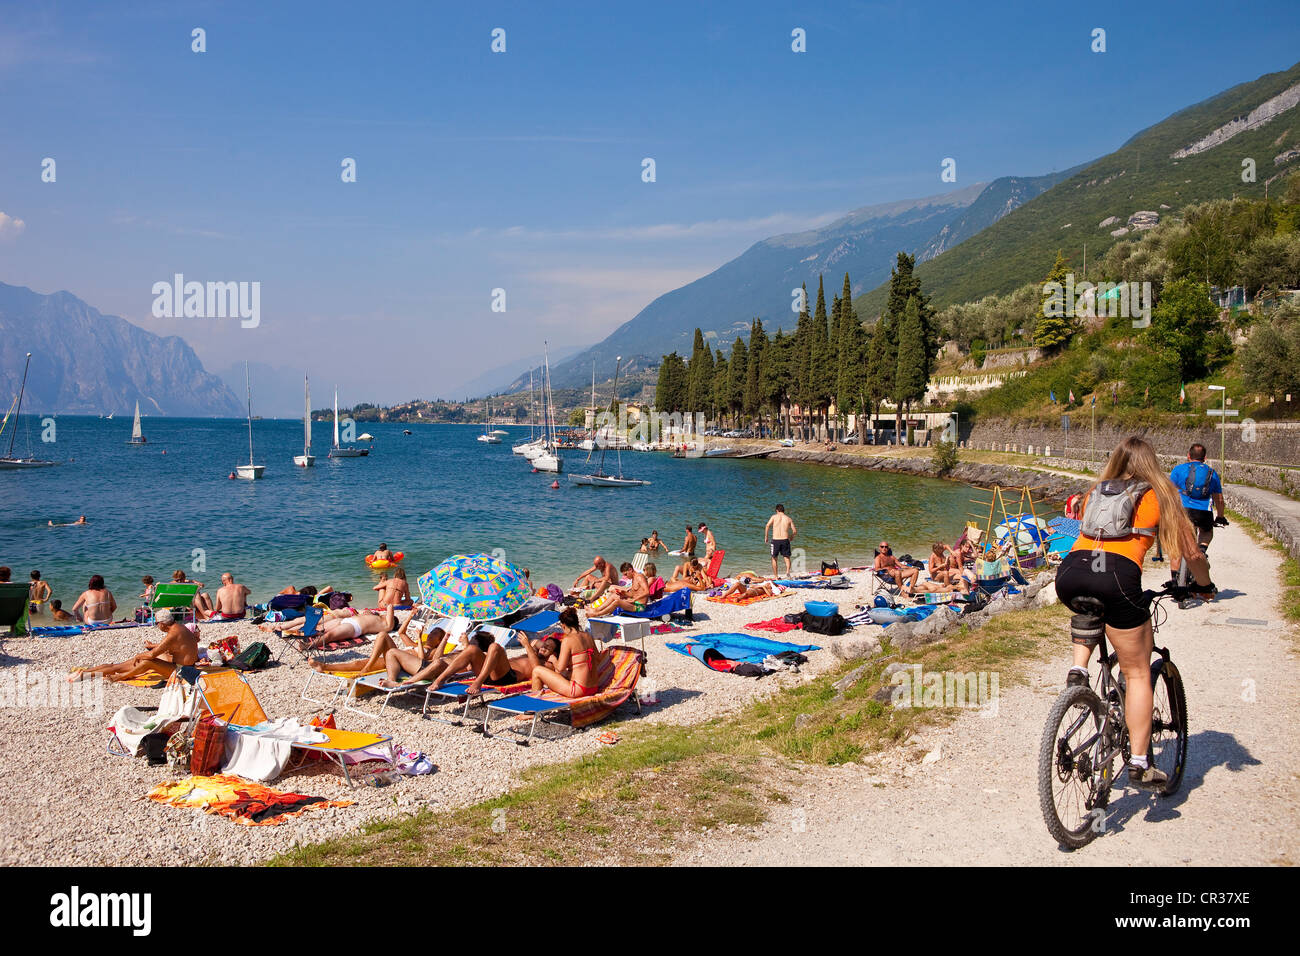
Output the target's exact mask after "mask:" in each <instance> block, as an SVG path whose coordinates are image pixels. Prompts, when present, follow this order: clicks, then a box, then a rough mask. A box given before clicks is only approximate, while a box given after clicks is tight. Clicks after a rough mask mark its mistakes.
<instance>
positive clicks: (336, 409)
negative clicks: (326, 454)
mask: <svg viewBox="0 0 1300 956" xmlns="http://www.w3.org/2000/svg"><path fill="white" fill-rule="evenodd" d="M334 447H335V448H338V447H339V387H338V386H337V385H335V386H334Z"/></svg>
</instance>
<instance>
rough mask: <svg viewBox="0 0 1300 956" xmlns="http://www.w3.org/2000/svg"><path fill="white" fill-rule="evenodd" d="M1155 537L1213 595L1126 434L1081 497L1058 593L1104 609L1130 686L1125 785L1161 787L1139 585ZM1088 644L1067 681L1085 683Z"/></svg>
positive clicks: (1180, 513) (1144, 451) (1198, 558)
mask: <svg viewBox="0 0 1300 956" xmlns="http://www.w3.org/2000/svg"><path fill="white" fill-rule="evenodd" d="M1157 536H1158V537H1159V539H1160V542H1161V544H1162V546H1163V547H1164V550H1165V553H1166V554H1167V555H1169V557H1170V562H1171V566H1172V567H1177V566H1178V562H1179V561H1180V560H1182V561H1186V563H1187V567H1188V569H1189V570H1190V572H1191V574H1192V575H1193V576H1194V577H1195V579H1196V582H1197V583H1196V585H1195V586H1192V587H1190V590H1191V591H1193V592H1195V593H1203V594H1210V595H1212V594H1213V593H1214V585H1213V584H1212V583H1211V582H1210V569H1209V562H1207V561H1206V558H1205V554H1204V553H1203V552H1202V551H1201V549H1200V548H1199V547H1198V546H1197V542H1196V535H1195V533H1194V531H1193V529H1192V525H1191V522H1190V521H1188V519H1187V514H1186V512H1185V511H1184V510H1183V504H1182V500H1181V498H1180V497H1179V493H1178V489H1177V488H1175V487H1174V485H1173V482H1171V481H1170V480H1169V478H1168V477H1166V475H1165V472H1164V470H1163V469H1162V468H1161V467H1160V462H1159V460H1158V459H1157V458H1156V453H1155V449H1154V448H1152V447H1151V445H1150V444H1148V443H1147V442H1145V441H1143V440H1142V439H1141V438H1137V437H1133V438H1126V439H1124V441H1122V442H1120V443H1119V445H1118V446H1117V447H1116V448H1115V450H1114V451H1113V452H1111V454H1110V458H1109V459H1108V460H1107V462H1106V468H1105V470H1104V471H1103V472H1102V474H1101V479H1100V480H1099V481H1098V482H1097V483H1096V484H1095V485H1093V486H1092V488H1091V489H1089V491H1088V493H1087V495H1086V496H1085V498H1084V500H1083V518H1082V526H1081V530H1080V534H1079V537H1078V539H1077V540H1076V541H1075V543H1074V547H1073V548H1072V549H1071V551H1070V553H1069V555H1067V556H1066V558H1065V560H1064V561H1062V562H1061V566H1060V568H1059V570H1058V571H1057V572H1056V593H1057V596H1058V597H1060V599H1061V601H1062V602H1063V603H1064V604H1066V605H1067V606H1071V604H1072V602H1073V601H1074V600H1076V599H1077V598H1081V597H1092V598H1096V599H1098V600H1099V601H1100V602H1101V603H1102V605H1103V606H1104V607H1105V612H1104V614H1103V616H1102V620H1103V621H1104V622H1105V624H1106V637H1107V638H1108V639H1109V640H1110V643H1111V645H1112V646H1113V647H1114V648H1115V657H1116V660H1117V661H1118V663H1119V667H1120V670H1121V671H1122V672H1123V674H1124V678H1125V681H1126V683H1127V688H1128V689H1127V697H1126V703H1125V716H1126V721H1127V724H1128V731H1129V743H1130V753H1131V754H1132V757H1131V759H1130V761H1129V782H1130V783H1132V784H1133V785H1134V786H1135V787H1138V788H1140V789H1142V790H1160V789H1161V788H1162V787H1163V786H1164V785H1165V784H1166V783H1168V778H1167V777H1166V776H1165V774H1164V773H1162V772H1161V771H1160V770H1159V769H1158V768H1156V767H1152V766H1150V762H1149V760H1148V756H1147V751H1148V750H1149V748H1150V745H1151V714H1152V697H1153V695H1152V688H1151V652H1152V648H1153V646H1154V643H1155V641H1154V636H1153V633H1152V629H1151V603H1150V599H1149V598H1147V597H1145V596H1144V594H1143V590H1142V559H1143V558H1144V557H1145V556H1146V553H1147V549H1148V548H1150V547H1151V544H1152V542H1154V541H1155V540H1156V538H1157ZM1091 656H1092V648H1091V647H1088V646H1085V645H1081V644H1075V645H1074V666H1073V667H1071V668H1070V672H1069V675H1068V677H1067V678H1066V683H1067V684H1084V685H1086V684H1087V683H1088V661H1089V658H1090V657H1091Z"/></svg>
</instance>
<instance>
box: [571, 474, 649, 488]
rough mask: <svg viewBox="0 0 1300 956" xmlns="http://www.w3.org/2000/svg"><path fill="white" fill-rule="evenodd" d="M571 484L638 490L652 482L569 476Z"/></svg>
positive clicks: (635, 479) (605, 476)
mask: <svg viewBox="0 0 1300 956" xmlns="http://www.w3.org/2000/svg"><path fill="white" fill-rule="evenodd" d="M569 482H570V484H574V485H590V486H591V487H593V488H636V487H638V486H640V485H648V484H650V482H648V481H642V480H641V479H639V478H611V477H610V476H609V475H569Z"/></svg>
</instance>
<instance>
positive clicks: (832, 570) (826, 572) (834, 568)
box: [822, 561, 840, 578]
mask: <svg viewBox="0 0 1300 956" xmlns="http://www.w3.org/2000/svg"><path fill="white" fill-rule="evenodd" d="M839 573H840V563H839V561H823V562H822V577H827V578H829V577H833V576H834V575H837V574H839Z"/></svg>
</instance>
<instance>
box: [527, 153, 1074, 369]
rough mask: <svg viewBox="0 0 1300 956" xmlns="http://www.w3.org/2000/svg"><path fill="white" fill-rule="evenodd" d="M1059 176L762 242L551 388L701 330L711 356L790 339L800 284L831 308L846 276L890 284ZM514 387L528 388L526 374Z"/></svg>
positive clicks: (629, 326) (632, 326)
mask: <svg viewBox="0 0 1300 956" xmlns="http://www.w3.org/2000/svg"><path fill="white" fill-rule="evenodd" d="M1065 175H1067V174H1066V173H1061V174H1056V175H1053V176H1039V177H1006V178H1004V179H999V180H996V181H995V182H993V183H975V184H974V185H971V186H966V187H964V188H962V189H955V190H953V191H951V192H947V193H942V194H940V195H936V196H927V197H926V198H924V199H909V200H903V201H900V202H892V203H883V204H880V205H875V206H867V207H864V208H862V209H857V210H854V211H853V212H851V213H849V214H848V215H846V216H843V217H841V218H839V219H837V220H835V221H834V222H832V223H830V224H829V225H826V226H823V227H822V228H820V229H811V230H808V231H807V232H799V233H789V234H786V235H781V236H773V237H772V238H770V239H764V240H762V241H761V242H758V243H755V244H754V245H753V246H751V247H750V248H749V249H748V250H746V252H745V253H744V254H743V255H741V256H739V257H738V258H736V259H733V260H731V261H730V262H728V263H726V264H725V265H723V266H722V267H721V268H719V269H717V270H715V271H714V272H711V273H709V274H708V275H706V276H704V277H702V278H700V279H697V280H696V281H694V282H692V283H690V284H689V285H685V286H682V287H681V288H680V289H674V290H673V291H671V292H667V293H665V294H664V295H661V296H659V298H657V299H655V300H654V301H653V302H651V303H650V304H649V305H648V306H646V307H645V308H644V309H642V310H641V312H639V313H638V314H637V315H636V316H635V317H634V318H632V319H631V320H630V321H629V322H626V323H624V324H623V325H622V326H620V327H619V328H618V329H616V330H615V331H614V332H613V333H612V334H611V335H610V336H609V337H608V338H606V339H605V340H604V341H603V342H601V343H599V344H598V345H596V346H593V347H592V348H589V349H587V350H586V351H584V352H582V353H581V354H579V355H577V356H576V357H574V358H573V359H572V360H570V361H567V362H561V363H559V364H558V365H557V364H555V363H552V375H553V378H554V380H555V383H556V384H557V385H558V386H577V385H581V383H582V382H583V381H584V380H587V381H590V377H591V363H592V360H593V359H594V360H595V362H596V366H597V377H598V378H607V377H608V376H609V375H612V373H613V367H614V357H615V356H616V355H622V356H623V357H624V358H625V359H635V360H636V361H637V362H638V363H639V364H642V365H656V364H658V362H659V359H660V356H662V355H664V354H665V353H667V352H670V351H673V350H676V351H677V352H678V353H680V354H682V355H687V354H689V352H690V350H691V342H692V339H693V337H694V334H695V329H696V328H697V327H698V328H700V329H703V330H704V332H705V336H706V338H707V339H708V340H709V342H710V344H711V345H713V346H714V347H715V348H716V347H718V346H719V345H721V346H723V347H729V346H730V343H731V342H732V341H734V340H735V338H736V337H737V336H738V335H741V334H743V333H745V332H747V331H748V329H749V325H750V322H751V320H752V319H753V318H754V317H755V316H758V317H760V318H762V319H763V321H764V324H766V325H768V326H769V327H770V328H771V329H772V330H775V328H776V327H777V326H782V327H784V328H787V329H788V328H790V327H792V326H793V325H794V322H795V319H796V314H795V313H794V312H793V311H791V303H792V301H793V300H792V295H791V290H793V289H796V288H798V287H799V286H800V284H802V283H807V284H808V287H809V295H810V296H812V295H815V294H816V286H817V277H818V275H819V274H820V275H825V276H826V281H827V296H828V298H829V296H831V295H832V294H834V293H838V292H839V290H840V289H841V288H842V286H843V282H844V273H845V272H848V273H849V277H850V279H851V280H852V282H853V290H854V292H855V293H859V292H862V291H863V290H866V289H870V288H872V287H873V286H875V285H876V284H877V283H879V282H881V281H883V280H884V279H886V278H888V276H889V271H890V269H891V268H892V267H893V265H894V259H895V255H896V254H897V253H898V251H899V250H900V249H903V250H908V251H916V252H918V253H919V254H920V255H921V256H928V255H938V254H939V253H941V252H942V251H943V250H944V249H947V248H950V247H951V246H953V245H955V244H956V243H959V242H961V241H963V240H964V239H966V238H968V237H969V236H971V235H974V234H975V233H976V232H978V231H979V230H981V229H984V228H985V227H987V226H989V225H991V224H992V223H994V222H996V221H997V220H998V219H1000V218H1001V217H1002V216H1005V215H1006V214H1007V212H1008V211H1010V210H1011V209H1014V208H1015V207H1016V206H1018V205H1019V204H1020V203H1022V202H1025V201H1026V200H1027V199H1030V198H1033V197H1034V196H1036V195H1038V194H1039V193H1040V192H1042V191H1043V190H1044V189H1047V188H1049V187H1050V186H1052V185H1053V184H1054V183H1056V182H1058V181H1059V180H1060V179H1061V178H1062V177H1063V176H1065ZM811 304H812V303H810V305H811ZM828 305H829V302H828ZM512 384H513V387H514V388H519V387H520V386H521V385H522V386H523V387H527V385H528V377H527V374H525V375H523V376H522V378H516V379H515V381H514V383H512Z"/></svg>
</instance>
